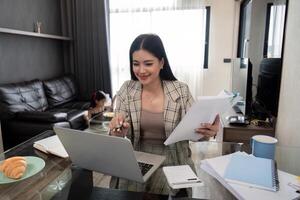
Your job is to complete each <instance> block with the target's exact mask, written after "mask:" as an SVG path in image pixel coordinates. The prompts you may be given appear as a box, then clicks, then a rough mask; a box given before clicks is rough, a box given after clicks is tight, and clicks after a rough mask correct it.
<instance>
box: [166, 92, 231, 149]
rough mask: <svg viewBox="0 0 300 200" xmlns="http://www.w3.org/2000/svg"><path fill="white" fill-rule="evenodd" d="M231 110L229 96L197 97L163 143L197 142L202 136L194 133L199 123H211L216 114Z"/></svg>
mask: <svg viewBox="0 0 300 200" xmlns="http://www.w3.org/2000/svg"><path fill="white" fill-rule="evenodd" d="M230 108H231V105H230V96H226V95H224V96H223V95H220V96H204V97H199V98H198V100H197V101H195V103H194V104H193V105H192V106H191V108H190V109H189V110H188V112H187V113H186V115H185V116H184V117H183V119H182V120H181V121H180V123H179V124H178V125H177V127H176V128H175V129H174V130H173V132H172V133H171V135H170V136H169V137H168V139H167V140H166V141H165V143H164V144H165V145H170V144H173V143H175V142H179V141H182V140H192V141H197V140H199V139H201V138H202V137H203V136H201V135H200V134H198V133H196V132H195V129H196V128H199V127H200V126H201V123H213V121H214V119H215V117H216V115H217V114H220V115H221V114H223V113H225V112H226V111H228V110H229V109H230Z"/></svg>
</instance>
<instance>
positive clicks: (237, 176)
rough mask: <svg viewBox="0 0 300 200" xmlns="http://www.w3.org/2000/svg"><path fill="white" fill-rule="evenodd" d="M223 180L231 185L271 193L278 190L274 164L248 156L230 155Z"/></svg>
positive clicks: (270, 161) (264, 159)
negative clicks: (234, 184)
mask: <svg viewBox="0 0 300 200" xmlns="http://www.w3.org/2000/svg"><path fill="white" fill-rule="evenodd" d="M224 178H225V179H226V180H227V181H229V182H232V183H238V184H243V185H248V186H251V187H255V188H260V189H266V190H271V191H278V190H279V181H278V174H277V167H276V162H275V161H274V160H271V159H266V158H259V157H255V156H248V155H239V154H234V155H232V157H231V159H230V162H229V164H228V165H227V168H226V170H225V174H224Z"/></svg>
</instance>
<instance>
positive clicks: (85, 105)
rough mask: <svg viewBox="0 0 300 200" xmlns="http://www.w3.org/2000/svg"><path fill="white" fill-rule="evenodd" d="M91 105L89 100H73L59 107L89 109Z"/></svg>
mask: <svg viewBox="0 0 300 200" xmlns="http://www.w3.org/2000/svg"><path fill="white" fill-rule="evenodd" d="M89 107H90V102H87V101H72V102H68V103H65V104H62V105H59V106H57V108H69V109H79V110H87V109H89Z"/></svg>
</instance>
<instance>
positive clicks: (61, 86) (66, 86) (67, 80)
mask: <svg viewBox="0 0 300 200" xmlns="http://www.w3.org/2000/svg"><path fill="white" fill-rule="evenodd" d="M44 88H45V93H46V96H47V100H48V103H49V106H50V107H55V106H58V105H61V104H65V103H67V102H70V101H72V100H74V99H76V98H77V88H76V86H75V82H74V79H73V78H72V77H71V76H63V77H59V78H55V79H51V80H47V81H44Z"/></svg>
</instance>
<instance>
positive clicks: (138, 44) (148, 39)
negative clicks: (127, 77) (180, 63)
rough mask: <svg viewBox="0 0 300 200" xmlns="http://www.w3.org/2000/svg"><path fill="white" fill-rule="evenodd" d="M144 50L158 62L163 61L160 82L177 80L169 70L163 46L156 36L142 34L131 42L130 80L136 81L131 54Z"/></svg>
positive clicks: (130, 55)
mask: <svg viewBox="0 0 300 200" xmlns="http://www.w3.org/2000/svg"><path fill="white" fill-rule="evenodd" d="M141 49H143V50H146V51H148V52H149V53H151V54H152V55H154V56H155V57H156V58H158V60H160V61H161V60H162V59H164V66H163V68H162V69H161V70H160V73H159V77H160V79H161V80H169V81H175V80H177V79H176V78H175V76H174V75H173V72H172V70H171V67H170V64H169V61H168V58H167V54H166V51H165V48H164V45H163V43H162V41H161V39H160V37H159V36H158V35H155V34H142V35H139V36H138V37H137V38H135V40H134V41H133V42H132V44H131V47H130V50H129V60H130V74H131V80H138V79H137V77H136V76H135V75H134V72H133V58H132V54H133V53H134V52H135V51H138V50H141Z"/></svg>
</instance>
